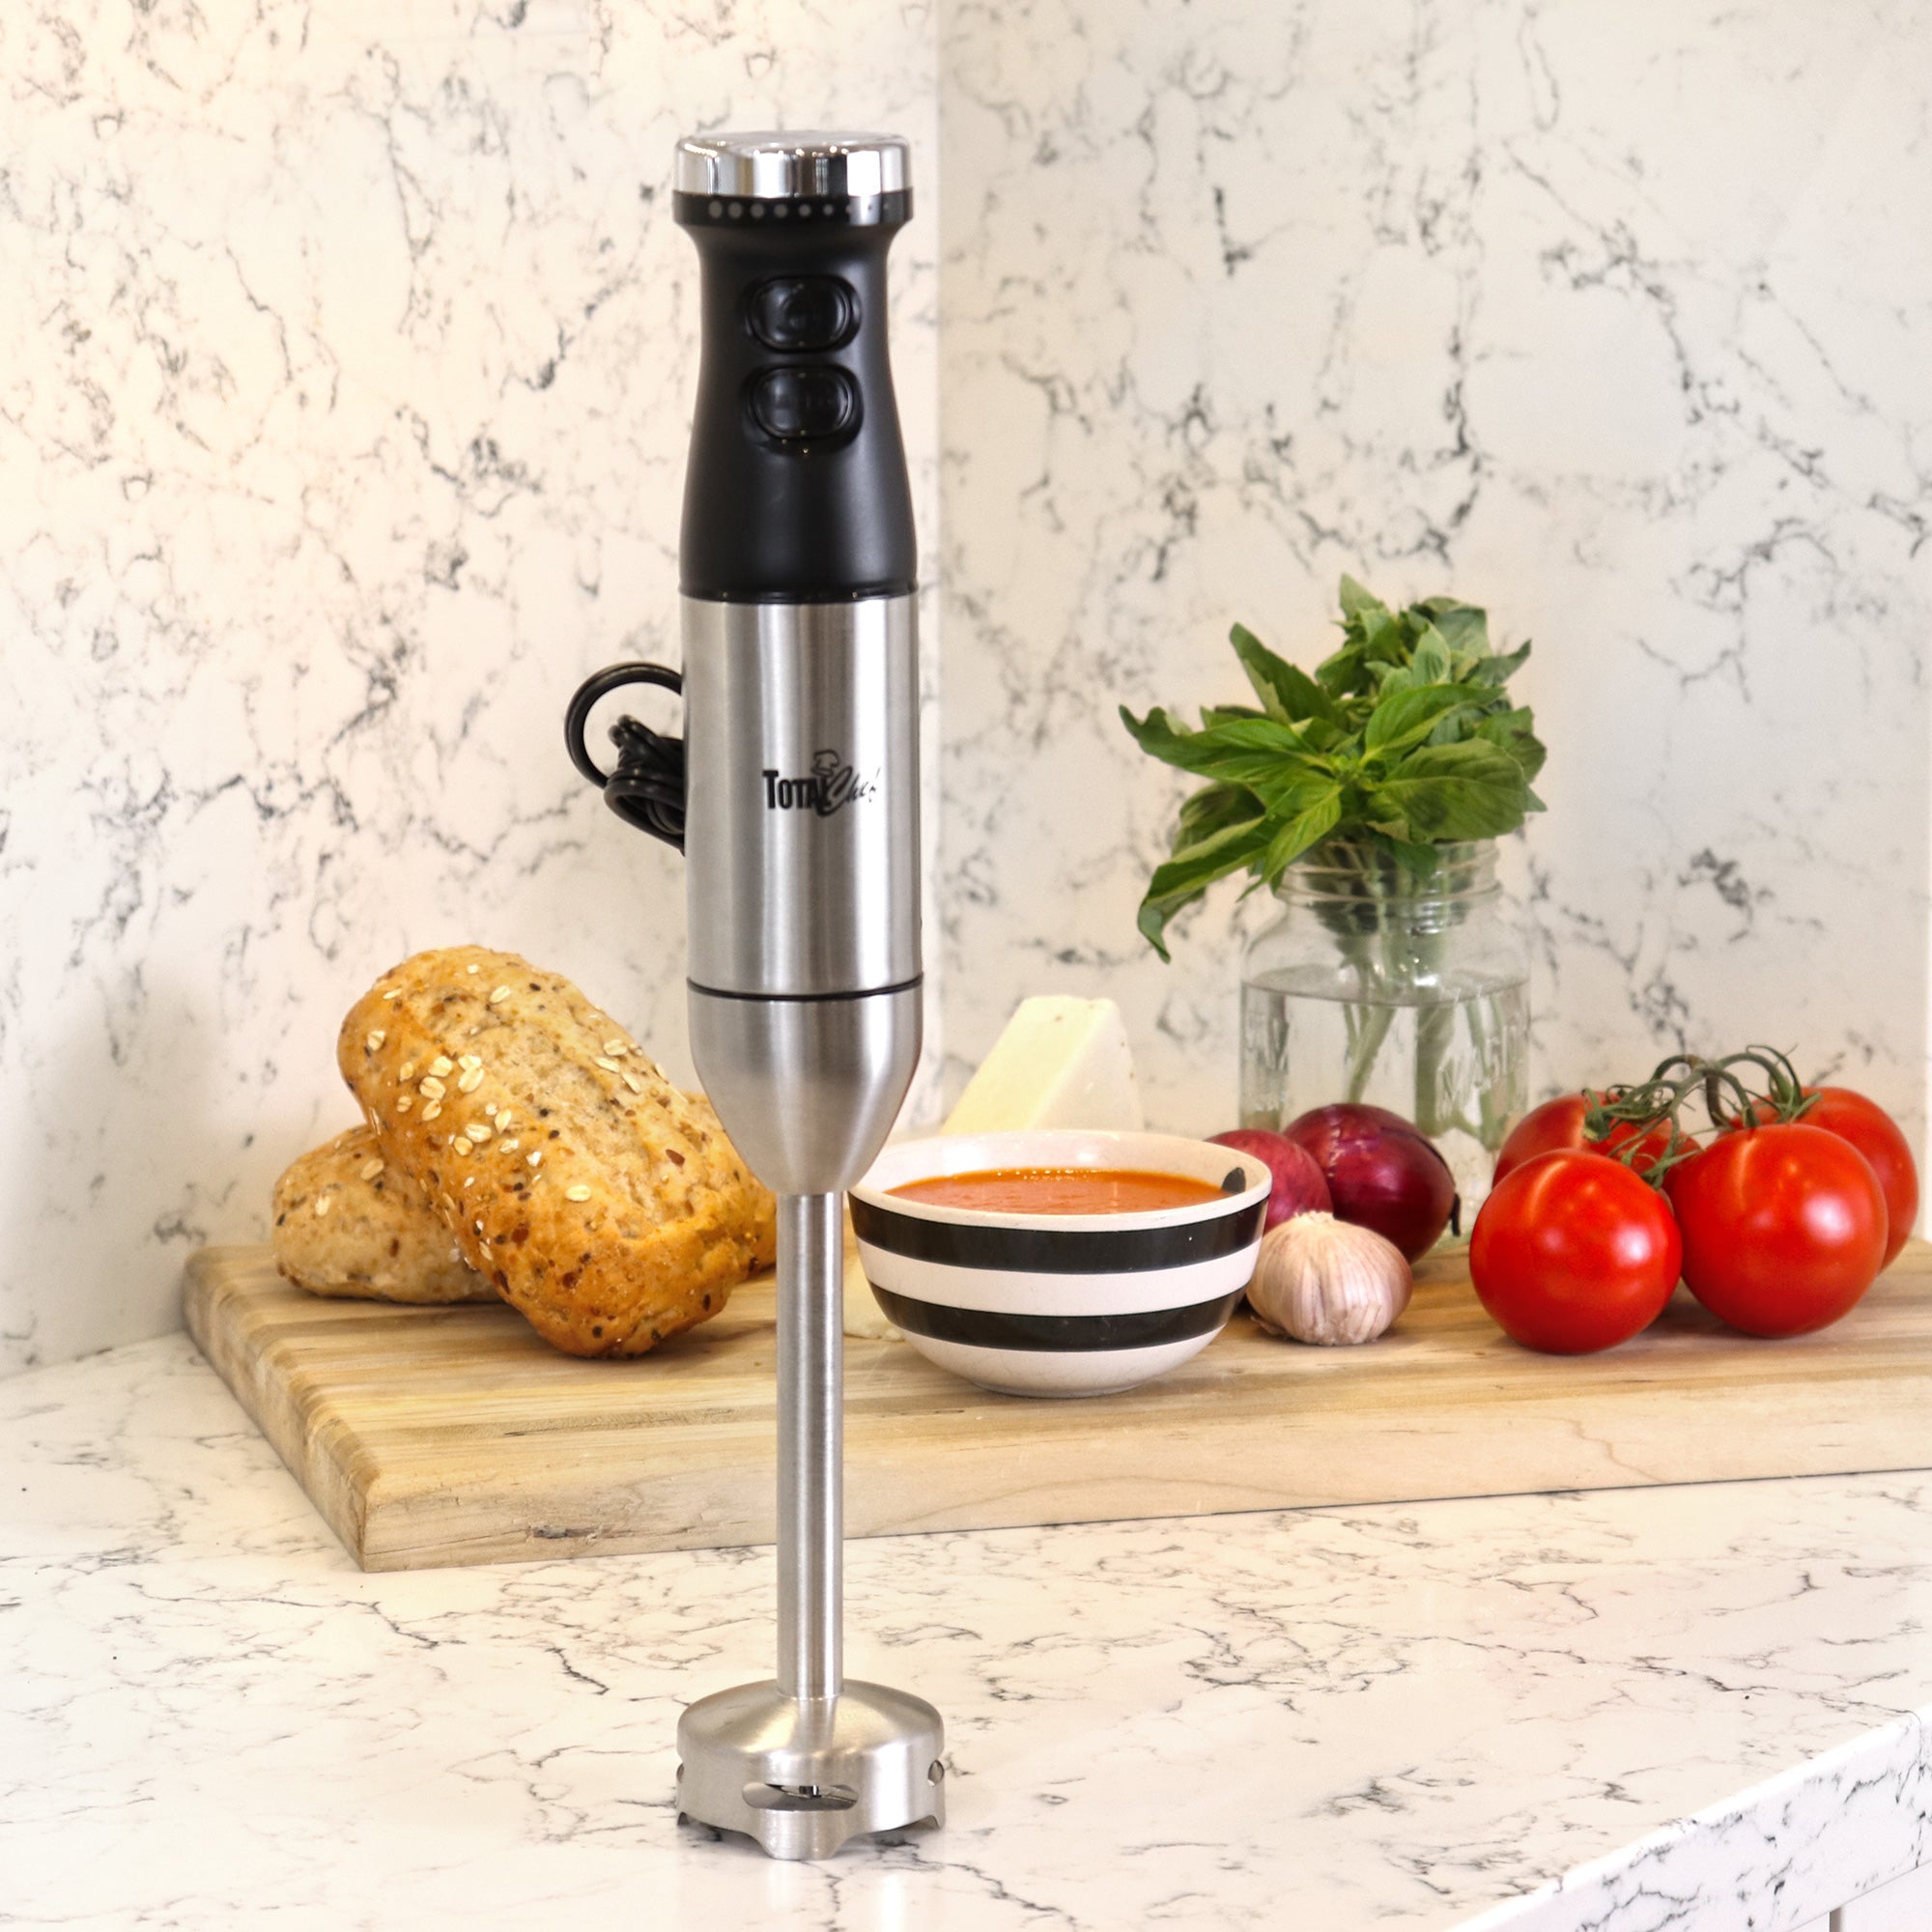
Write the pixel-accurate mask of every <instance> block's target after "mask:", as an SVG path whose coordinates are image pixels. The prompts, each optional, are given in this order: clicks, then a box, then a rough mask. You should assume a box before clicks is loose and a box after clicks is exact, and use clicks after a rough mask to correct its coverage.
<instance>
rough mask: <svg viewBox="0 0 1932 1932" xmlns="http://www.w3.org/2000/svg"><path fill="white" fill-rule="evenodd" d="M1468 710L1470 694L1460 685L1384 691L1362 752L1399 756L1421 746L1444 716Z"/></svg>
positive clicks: (1371, 721)
mask: <svg viewBox="0 0 1932 1932" xmlns="http://www.w3.org/2000/svg"><path fill="white" fill-rule="evenodd" d="M1468 708H1469V694H1468V693H1467V692H1466V691H1464V690H1463V687H1462V686H1461V685H1460V684H1425V685H1420V686H1417V687H1414V688H1412V689H1410V690H1406V691H1396V692H1391V691H1389V689H1388V687H1387V686H1386V685H1384V686H1383V687H1382V699H1381V702H1380V703H1379V704H1378V705H1377V706H1376V708H1375V710H1374V712H1373V713H1371V714H1370V718H1369V725H1368V729H1367V730H1366V731H1365V732H1364V733H1363V736H1362V748H1363V750H1364V751H1368V752H1381V753H1390V752H1399V751H1404V750H1406V748H1407V747H1408V746H1410V745H1419V744H1421V743H1422V741H1423V739H1425V738H1426V737H1428V736H1429V735H1430V733H1431V732H1432V731H1434V730H1435V727H1436V725H1437V724H1438V723H1439V722H1441V721H1442V718H1443V714H1444V713H1445V712H1451V713H1453V712H1460V711H1465V710H1467V709H1468Z"/></svg>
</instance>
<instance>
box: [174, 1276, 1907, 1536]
mask: <svg viewBox="0 0 1932 1932" xmlns="http://www.w3.org/2000/svg"><path fill="white" fill-rule="evenodd" d="M851 1265H856V1258H855V1259H854V1260H853V1262H852V1263H851ZM185 1305H186V1315H187V1325H188V1327H189V1329H190V1330H191V1331H192V1333H193V1335H194V1338H195V1340H196V1341H197V1342H199V1343H200V1345H201V1348H202V1350H203V1352H204V1353H205V1354H206V1355H207V1356H208V1358H209V1360H210V1361H211V1362H213V1364H214V1366H215V1368H216V1369H217V1370H219V1371H220V1373H221V1375H222V1376H223V1377H224V1378H226V1380H227V1382H228V1384H229V1386H230V1387H231V1388H232V1389H233V1390H234V1391H235V1393H236V1394H237V1396H239V1397H240V1398H241V1404H242V1406H244V1407H245V1408H246V1409H247V1410H248V1412H249V1414H250V1415H252V1416H253V1417H254V1418H255V1420H256V1421H257V1422H258V1423H259V1424H260V1425H261V1427H262V1429H263V1432H264V1433H265V1434H266V1435H268V1437H269V1439H270V1441H271V1442H272V1443H273V1444H274V1445H275V1447H276V1449H277V1450H279V1451H280V1453H281V1456H282V1460H283V1461H284V1462H285V1463H288V1465H289V1467H290V1468H291V1469H292V1470H293V1471H294V1472H295V1474H296V1475H297V1477H298V1479H299V1480H300V1482H301V1484H302V1486H303V1488H304V1489H306V1490H307V1492H308V1493H309V1495H310V1496H311V1497H312V1498H313V1499H314V1501H315V1505H316V1507H317V1508H318V1509H319V1510H320V1511H321V1512H322V1514H323V1515H324V1516H325V1517H326V1518H327V1520H328V1522H329V1523H330V1525H331V1526H332V1527H333V1528H334V1530H335V1531H336V1533H337V1535H339V1536H340V1537H341V1538H342V1540H343V1542H344V1543H345V1544H346V1545H347V1546H348V1548H349V1549H350V1551H351V1553H352V1554H353V1555H354V1556H355V1560H356V1561H357V1562H358V1563H360V1564H361V1565H362V1567H363V1568H364V1569H367V1570H408V1569H418V1568H425V1567H429V1566H433V1565H438V1564H450V1563H496V1562H506V1561H509V1562H514V1561H517V1560H520V1559H524V1560H527V1559H536V1558H548V1557H555V1556H588V1555H595V1554H601V1553H604V1552H607V1551H617V1550H646V1549H682V1548H709V1547H714V1546H720V1545H728V1544H748V1543H769V1542H770V1541H771V1540H772V1537H773V1514H774V1512H773V1461H772V1458H773V1439H774V1431H775V1416H774V1393H775V1385H774V1354H775V1346H774V1345H775V1339H776V1338H775V1334H774V1329H773V1320H774V1313H773V1292H772V1283H771V1278H770V1277H769V1276H767V1277H764V1278H763V1279H761V1280H759V1281H756V1282H753V1283H750V1284H748V1285H747V1286H746V1287H744V1288H741V1289H740V1290H739V1291H738V1292H737V1293H735V1294H734V1295H733V1296H732V1298H731V1304H730V1306H729V1308H728V1309H727V1310H726V1311H725V1314H724V1315H722V1316H720V1317H718V1318H717V1319H716V1320H715V1321H710V1322H707V1323H706V1324H705V1325H704V1326H703V1327H701V1328H696V1329H694V1330H692V1331H690V1332H689V1333H687V1334H684V1335H680V1336H678V1337H677V1338H675V1339H674V1340H673V1341H671V1342H669V1343H668V1344H666V1345H665V1346H664V1347H663V1348H662V1349H660V1350H657V1352H656V1353H654V1354H652V1355H650V1356H648V1357H647V1358H645V1359H644V1360H642V1361H637V1362H580V1361H573V1360H571V1359H570V1358H569V1357H567V1356H564V1355H559V1354H556V1353H555V1352H554V1351H553V1350H551V1349H550V1348H548V1347H547V1346H546V1345H545V1344H544V1343H542V1342H540V1341H539V1340H538V1339H537V1337H536V1336H535V1335H534V1334H533V1333H532V1332H531V1331H530V1329H529V1328H528V1327H526V1325H525V1323H524V1321H523V1320H522V1318H521V1317H519V1316H517V1315H516V1314H514V1313H513V1312H512V1311H511V1310H509V1309H507V1308H484V1307H468V1308H448V1309H410V1308H395V1307H388V1306H384V1305H382V1304H377V1303H371V1302H359V1301H322V1300H318V1299H316V1298H315V1297H314V1296H312V1295H309V1294H306V1293H303V1292H302V1291H301V1290H299V1289H296V1288H292V1287H290V1286H289V1285H288V1284H287V1283H286V1282H284V1281H282V1280H281V1279H280V1278H279V1277H278V1276H277V1275H276V1273H275V1270H274V1266H273V1264H272V1262H271V1261H270V1255H269V1250H268V1249H267V1248H265V1247H260V1248H257V1247H231V1248H209V1249H205V1250H203V1251H202V1252H201V1253H200V1254H198V1255H196V1256H194V1257H193V1258H192V1259H191V1260H190V1261H189V1263H188V1266H187V1272H186V1279H185ZM845 1389H846V1394H845V1444H846V1460H845V1510H846V1523H847V1527H848V1530H849V1532H850V1533H851V1534H853V1535H856V1536H885V1535H892V1534H895V1533H899V1532H903V1531H909V1530H927V1529H980V1528H990V1527H995V1526H999V1525H1003V1524H1012V1523H1045V1522H1086V1521H1099V1520H1107V1519H1111V1518H1122V1517H1157V1516H1194V1515H1201V1514H1207V1513H1212V1512H1217V1511H1228V1510H1262V1509H1281V1508H1286V1507H1292V1506H1295V1505H1306V1504H1316V1503H1369V1502H1401V1501H1409V1500H1420V1499H1422V1498H1426V1497H1441V1496H1475V1495H1495V1494H1512V1493H1521V1492H1532V1491H1548V1490H1589V1489H1617V1488H1624V1487H1628V1486H1632V1485H1640V1484H1647V1483H1686V1482H1718V1481H1724V1480H1729V1479H1735V1478H1741V1477H1751V1476H1806V1475H1828V1474H1839V1473H1849V1472H1855V1471H1869V1470H1880V1469H1905V1468H1911V1469H1918V1468H1925V1467H1928V1466H1932V1248H1928V1247H1927V1246H1926V1245H1925V1244H1923V1243H1918V1242H1915V1243H1914V1244H1913V1246H1912V1247H1910V1248H1909V1249H1907V1251H1906V1253H1905V1254H1904V1255H1903V1256H1901V1257H1900V1259H1899V1261H1898V1263H1897V1264H1896V1265H1895V1266H1894V1267H1893V1268H1892V1270H1891V1271H1890V1272H1889V1274H1888V1275H1886V1276H1885V1277H1884V1278H1883V1279H1881V1280H1880V1281H1879V1282H1878V1283H1877V1284H1876V1285H1875V1286H1874V1287H1873V1289H1872V1290H1871V1292H1870V1293H1869V1294H1868V1295H1867V1296H1866V1297H1865V1299H1864V1301H1863V1302H1862V1303H1861V1304H1860V1306H1859V1307H1858V1308H1857V1309H1856V1310H1855V1311H1854V1312H1853V1313H1852V1314H1851V1315H1850V1316H1849V1317H1847V1318H1846V1320H1845V1321H1842V1322H1840V1323H1839V1324H1838V1325H1837V1326H1836V1327H1835V1328H1831V1329H1827V1330H1826V1331H1825V1332H1824V1333H1823V1334H1820V1335H1811V1336H1805V1337H1802V1338H1800V1339H1798V1340H1795V1341H1789V1342H1753V1341H1749V1340H1747V1339H1745V1338H1744V1337H1741V1336H1738V1335H1735V1334H1733V1333H1731V1332H1729V1331H1728V1330H1725V1329H1722V1328H1720V1327H1719V1325H1718V1324H1717V1323H1716V1322H1715V1321H1712V1320H1711V1318H1710V1317H1708V1316H1707V1315H1705V1314H1704V1312H1703V1311H1702V1309H1700V1308H1699V1307H1698V1306H1697V1304H1696V1303H1695V1302H1693V1301H1691V1300H1690V1297H1689V1296H1688V1295H1686V1294H1685V1293H1683V1292H1682V1291H1681V1290H1680V1291H1679V1293H1678V1298H1677V1300H1676V1301H1675V1302H1674V1303H1673V1304H1672V1306H1671V1307H1670V1308H1669V1309H1667V1310H1666V1311H1665V1313H1664V1315H1663V1317H1662V1320H1661V1321H1659V1322H1658V1323H1657V1325H1656V1326H1655V1327H1653V1328H1652V1329H1650V1330H1649V1331H1648V1332H1647V1333H1646V1334H1643V1335H1641V1336H1639V1337H1637V1339H1636V1340H1635V1341H1634V1342H1631V1343H1628V1344H1626V1345H1625V1346H1624V1347H1623V1348H1621V1349H1617V1350H1611V1351H1610V1352H1609V1353H1607V1354H1604V1355H1593V1356H1583V1357H1556V1356H1548V1355H1535V1354H1531V1353H1529V1352H1528V1351H1527V1350H1522V1349H1519V1348H1518V1347H1516V1345H1515V1344H1514V1343H1512V1342H1509V1341H1508V1340H1506V1339H1505V1338H1504V1337H1503V1336H1502V1335H1501V1334H1499V1333H1498V1332H1497V1330H1496V1329H1495V1327H1494V1326H1493V1325H1492V1323H1491V1321H1489V1319H1488V1317H1486V1316H1485V1315H1484V1314H1483V1312H1482V1310H1481V1308H1480V1307H1479V1306H1478V1305H1477V1303H1476V1300H1475V1297H1474V1294H1473V1293H1471V1291H1470V1289H1469V1285H1468V1276H1467V1274H1466V1272H1465V1271H1464V1268H1463V1263H1462V1261H1461V1259H1460V1258H1455V1259H1444V1260H1438V1261H1434V1262H1431V1263H1429V1264H1425V1265H1424V1267H1423V1268H1421V1269H1420V1270H1419V1271H1418V1278H1417V1288H1416V1294H1415V1299H1414V1302H1413V1303H1412V1304H1411V1306H1410V1308H1409V1310H1408V1313H1407V1314H1406V1315H1405V1316H1404V1318H1403V1320H1402V1321H1401V1322H1400V1323H1399V1324H1398V1326H1397V1327H1396V1328H1395V1329H1394V1330H1393V1331H1392V1332H1391V1333H1390V1334H1389V1335H1387V1336H1385V1337H1383V1339H1382V1340H1381V1341H1379V1342H1378V1343H1375V1344H1374V1345H1372V1346H1370V1347H1368V1348H1361V1349H1309V1348H1300V1347H1297V1346H1295V1345H1294V1344H1293V1343H1287V1342H1281V1341H1277V1340H1275V1339H1274V1338H1272V1337H1270V1336H1268V1335H1265V1334H1264V1333H1263V1332H1262V1330H1261V1329H1259V1328H1258V1327H1256V1325H1255V1324H1254V1323H1253V1322H1252V1321H1249V1320H1248V1319H1247V1318H1246V1317H1245V1316H1242V1317H1237V1318H1236V1321H1234V1323H1233V1324H1231V1326H1230V1327H1229V1328H1228V1330H1227V1332H1226V1333H1224V1334H1223V1335H1222V1336H1221V1337H1220V1339H1219V1340H1217V1341H1216V1342H1214V1343H1213V1344H1212V1345H1211V1346H1210V1347H1209V1348H1208V1350H1205V1351H1204V1352H1203V1353H1202V1354H1200V1355H1197V1356H1196V1357H1195V1358H1194V1360H1193V1361H1192V1362H1189V1363H1187V1364H1186V1365H1185V1366H1184V1367H1182V1368H1180V1369H1179V1370H1178V1371H1176V1372H1175V1373H1174V1374H1172V1375H1170V1376H1167V1377H1165V1378H1163V1379H1161V1380H1159V1381H1157V1382H1151V1383H1149V1384H1148V1385H1147V1386H1145V1387H1143V1388H1139V1389H1134V1390H1130V1391H1129V1392H1128V1393H1126V1394H1124V1395H1115V1396H1100V1397H1095V1398H1093V1399H1090V1400H1087V1401H1074V1402H1043V1401H1028V1400H1024V1399H1022V1398H1017V1397H1011V1396H995V1395H987V1394H985V1393H983V1392H982V1391H980V1390H979V1389H976V1388H973V1387H971V1386H970V1385H969V1384H967V1383H965V1382H962V1381H958V1380H955V1379H954V1378H952V1377H951V1376H949V1375H946V1374H944V1373H943V1372H942V1371H940V1370H939V1369H936V1368H934V1367H932V1366H931V1365H930V1364H928V1363H927V1362H925V1361H924V1360H923V1359H922V1358H921V1357H920V1356H918V1355H916V1354H915V1353H913V1351H912V1350H910V1349H909V1348H907V1347H906V1346H905V1345H904V1344H903V1343H901V1342H848V1343H847V1344H846V1384H845Z"/></svg>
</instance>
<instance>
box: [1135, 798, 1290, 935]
mask: <svg viewBox="0 0 1932 1932" xmlns="http://www.w3.org/2000/svg"><path fill="white" fill-rule="evenodd" d="M1267 841H1268V821H1267V820H1266V819H1265V818H1254V819H1250V820H1248V821H1247V822H1246V823H1245V824H1237V825H1229V826H1225V827H1224V828H1223V829H1222V830H1221V831H1219V832H1217V833H1215V834H1214V835H1213V836H1212V837H1211V838H1203V839H1201V840H1200V841H1199V842H1198V843H1195V844H1192V845H1189V846H1186V847H1184V848H1183V849H1182V850H1181V851H1179V852H1178V853H1176V854H1175V855H1174V857H1172V858H1171V859H1169V860H1167V861H1166V862H1165V863H1164V864H1162V865H1159V866H1156V867H1154V873H1153V877H1152V878H1151V879H1150V880H1149V881H1148V889H1147V895H1146V896H1145V897H1144V898H1143V899H1142V900H1141V906H1140V912H1139V915H1138V916H1137V918H1136V920H1135V923H1136V924H1137V925H1138V926H1139V927H1140V930H1141V936H1142V938H1144V939H1145V940H1146V941H1147V943H1148V944H1149V945H1150V946H1151V947H1152V948H1153V950H1154V951H1155V952H1158V953H1159V954H1160V956H1161V957H1162V958H1163V959H1166V958H1167V957H1168V956H1169V954H1168V951H1167V946H1166V943H1165V939H1164V935H1165V933H1166V931H1167V925H1168V922H1169V921H1170V920H1171V919H1173V918H1174V916H1175V915H1176V914H1177V913H1178V912H1179V911H1180V910H1181V909H1182V908H1183V907H1184V906H1188V905H1191V904H1193V902H1194V901H1195V900H1196V899H1198V898H1200V897H1201V896H1202V895H1204V894H1205V893H1206V892H1207V890H1208V887H1209V886H1211V885H1212V884H1213V883H1214V881H1215V880H1216V879H1224V878H1226V877H1227V876H1228V874H1229V873H1230V872H1238V871H1239V870H1240V869H1241V868H1242V867H1244V866H1248V865H1252V864H1253V863H1254V861H1255V860H1256V859H1257V858H1258V857H1259V856H1260V855H1261V854H1262V853H1263V852H1264V850H1265V849H1266V847H1267Z"/></svg>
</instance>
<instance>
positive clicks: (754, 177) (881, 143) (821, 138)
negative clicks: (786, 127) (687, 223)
mask: <svg viewBox="0 0 1932 1932" xmlns="http://www.w3.org/2000/svg"><path fill="white" fill-rule="evenodd" d="M907 162H908V156H907V147H906V141H905V137H904V136H903V135H901V134H828V133H824V132H820V131H809V130H800V131H797V132H789V133H787V132H779V131H774V130H766V131H763V132H757V133H745V134H687V135H686V136H685V137H684V139H683V140H681V141H680V142H679V143H678V144H677V175H676V183H675V185H676V188H677V191H678V193H680V194H735V195H742V196H746V197H748V198H750V199H752V200H754V201H790V200H796V199H801V198H809V197H811V196H816V195H875V194H895V193H897V192H898V191H899V190H900V189H902V188H904V187H905V186H906V185H907V184H908V182H909V180H910V169H909V167H908V165H907Z"/></svg>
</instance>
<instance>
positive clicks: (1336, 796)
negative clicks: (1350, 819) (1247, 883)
mask: <svg viewBox="0 0 1932 1932" xmlns="http://www.w3.org/2000/svg"><path fill="white" fill-rule="evenodd" d="M1341 822H1342V787H1341V786H1340V785H1330V786H1329V787H1328V789H1327V791H1326V792H1324V793H1322V794H1321V795H1320V796H1318V797H1317V798H1316V799H1315V800H1313V801H1312V802H1311V803H1310V804H1309V805H1307V806H1306V807H1304V808H1303V809H1302V810H1299V811H1297V812H1296V813H1295V814H1294V816H1293V818H1291V819H1290V820H1289V821H1288V822H1287V823H1286V824H1285V825H1282V826H1280V827H1279V829H1278V830H1277V831H1276V832H1275V834H1274V836H1273V838H1270V839H1269V840H1268V843H1267V850H1266V852H1265V853H1264V856H1263V858H1262V862H1261V870H1262V876H1263V877H1264V879H1265V880H1266V881H1267V883H1268V884H1269V885H1273V884H1275V883H1276V881H1277V880H1279V879H1280V877H1281V875H1282V874H1283V873H1284V872H1285V871H1287V870H1288V868H1289V867H1290V866H1292V865H1293V863H1294V861H1295V860H1297V859H1298V858H1300V857H1301V855H1302V854H1303V853H1304V852H1306V851H1307V850H1308V848H1309V847H1310V846H1311V845H1316V844H1319V843H1320V842H1321V840H1322V839H1323V838H1327V836H1328V835H1329V833H1331V832H1332V831H1334V829H1335V828H1336V826H1337V825H1339V824H1340V823H1341ZM1268 823H1269V824H1270V825H1272V824H1274V820H1273V818H1270V819H1269V820H1268Z"/></svg>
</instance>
